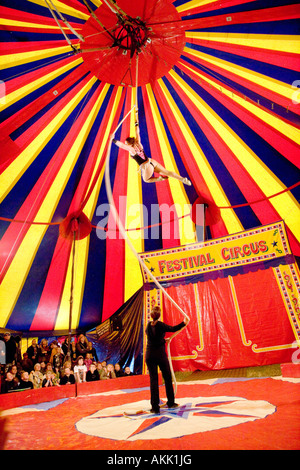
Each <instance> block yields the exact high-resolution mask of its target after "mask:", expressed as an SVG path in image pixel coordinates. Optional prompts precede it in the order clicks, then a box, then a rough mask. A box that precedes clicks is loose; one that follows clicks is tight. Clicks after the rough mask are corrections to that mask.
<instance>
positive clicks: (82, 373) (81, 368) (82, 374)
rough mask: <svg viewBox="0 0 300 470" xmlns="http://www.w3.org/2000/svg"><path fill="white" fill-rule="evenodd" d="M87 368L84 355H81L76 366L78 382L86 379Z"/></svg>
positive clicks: (75, 373)
mask: <svg viewBox="0 0 300 470" xmlns="http://www.w3.org/2000/svg"><path fill="white" fill-rule="evenodd" d="M86 373H87V368H86V365H85V364H84V360H83V356H79V357H78V359H77V364H76V366H74V375H75V379H76V382H77V383H81V382H85V381H86Z"/></svg>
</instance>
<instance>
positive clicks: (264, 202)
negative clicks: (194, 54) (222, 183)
mask: <svg viewBox="0 0 300 470" xmlns="http://www.w3.org/2000/svg"><path fill="white" fill-rule="evenodd" d="M168 79H169V81H170V83H171V84H172V87H173V89H174V90H175V91H177V93H178V94H180V97H181V99H182V101H183V102H184V103H185V105H186V106H187V108H188V109H189V111H190V112H191V114H192V115H193V117H194V118H195V120H196V121H197V123H198V125H199V126H200V127H201V129H202V130H203V132H204V134H205V135H206V136H207V138H208V140H209V142H210V143H211V144H212V145H213V147H214V148H215V150H216V152H217V153H218V155H219V157H220V158H221V160H222V161H223V163H224V164H225V166H226V168H227V169H228V170H229V173H230V174H231V175H234V180H235V182H236V184H237V185H238V187H239V189H240V190H241V192H242V193H243V195H244V196H245V198H246V200H247V201H249V202H251V201H255V200H256V199H257V200H260V199H261V202H258V203H257V204H255V205H253V206H251V208H252V210H253V212H254V213H255V214H256V216H257V217H258V218H259V220H260V221H261V223H262V224H268V223H270V222H276V221H277V220H280V219H281V216H280V215H279V214H278V212H277V211H276V210H275V209H274V207H273V206H272V204H271V202H270V201H269V200H268V199H265V195H264V194H263V193H262V191H261V189H260V187H259V186H258V185H257V183H256V182H255V180H254V179H253V178H252V177H251V176H250V175H249V174H248V172H247V171H246V170H245V169H244V168H243V167H242V165H241V164H240V162H239V161H238V159H237V158H236V156H235V155H234V154H233V153H232V152H231V150H230V148H229V147H228V146H227V145H226V144H225V143H224V141H223V140H222V139H221V138H220V136H219V134H218V133H217V132H216V131H215V129H214V128H213V126H212V125H211V124H210V123H209V122H208V121H207V120H206V119H205V118H204V116H203V115H202V114H200V113H199V110H198V108H197V107H196V105H195V104H194V103H193V102H192V101H191V100H190V99H189V98H188V97H187V96H186V95H184V94H183V93H182V92H181V90H180V88H179V86H178V85H177V83H176V82H175V80H174V79H173V78H172V77H170V76H169V77H168ZM210 93H211V94H213V90H212V89H210ZM287 231H288V235H289V240H290V244H291V247H292V249H293V252H294V253H295V254H297V253H299V248H300V247H299V242H298V240H297V239H296V238H295V237H294V235H293V234H292V232H291V231H290V229H289V228H288V227H287ZM222 236H224V232H223V234H222ZM213 237H214V238H216V235H215V234H213Z"/></svg>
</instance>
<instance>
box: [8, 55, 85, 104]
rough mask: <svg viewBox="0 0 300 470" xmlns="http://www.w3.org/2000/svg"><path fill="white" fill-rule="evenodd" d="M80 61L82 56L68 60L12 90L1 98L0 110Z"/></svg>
mask: <svg viewBox="0 0 300 470" xmlns="http://www.w3.org/2000/svg"><path fill="white" fill-rule="evenodd" d="M81 63H82V58H79V59H76V60H74V62H70V63H69V64H67V65H64V66H63V67H59V68H57V69H56V70H55V71H53V72H50V73H48V74H47V75H44V76H43V77H41V78H39V79H37V80H34V81H32V82H30V83H28V84H27V85H24V86H21V87H20V88H18V89H17V90H15V91H13V92H12V93H9V94H7V95H6V96H5V99H3V100H2V101H3V104H0V111H3V110H4V109H6V108H8V107H9V106H11V105H12V104H14V103H15V102H16V101H18V100H20V99H22V98H24V96H27V95H29V94H30V93H32V92H33V91H35V90H37V89H38V88H40V87H42V86H43V85H45V84H46V83H49V82H51V80H54V79H55V78H56V77H58V76H59V75H62V74H64V73H65V72H67V71H68V70H70V69H72V68H74V67H76V66H77V65H79V64H81Z"/></svg>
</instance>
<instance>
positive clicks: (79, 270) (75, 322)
mask: <svg viewBox="0 0 300 470" xmlns="http://www.w3.org/2000/svg"><path fill="white" fill-rule="evenodd" d="M109 88H110V85H108V84H106V85H105V86H104V88H103V90H102V92H101V94H100V96H99V98H98V100H97V103H96V104H95V106H94V108H93V110H92V112H91V114H93V119H95V116H97V114H98V112H99V109H100V107H101V105H102V103H103V100H104V98H105V96H106V95H107V92H108V90H109ZM120 98H121V87H120V92H119V93H117V94H116V98H115V103H114V107H113V110H112V113H111V115H110V120H109V122H108V125H107V128H106V131H105V135H104V138H103V140H102V143H101V146H100V149H99V153H98V157H97V161H96V163H95V167H94V172H93V175H92V176H91V178H90V181H91V182H92V181H93V179H94V175H95V172H96V171H97V168H98V165H99V163H100V160H101V158H102V157H103V152H104V150H105V146H106V143H107V140H108V138H109V134H110V128H111V125H112V122H113V118H114V115H115V112H116V109H117V107H118V103H119V101H120ZM104 170H105V166H103V169H102V171H101V174H100V176H99V179H98V181H97V184H96V185H95V187H94V189H93V192H92V194H91V196H90V198H89V200H88V202H87V204H86V206H85V208H84V213H85V215H86V216H87V217H88V218H89V219H90V220H91V219H92V217H93V215H94V212H95V209H96V204H97V201H98V195H99V191H100V187H101V184H102V181H103V176H104ZM89 242H90V237H86V238H84V239H83V240H78V241H76V249H75V276H74V291H73V311H72V323H71V328H72V329H77V328H78V326H79V320H80V314H81V306H82V299H83V294H84V286H85V278H86V269H87V263H88V255H89ZM71 270H72V254H71V255H70V260H69V265H68V271H67V276H66V281H65V285H64V290H63V295H62V299H61V303H60V307H59V311H58V315H57V319H56V323H55V330H61V329H63V328H64V327H65V325H66V324H68V319H69V313H70V292H71Z"/></svg>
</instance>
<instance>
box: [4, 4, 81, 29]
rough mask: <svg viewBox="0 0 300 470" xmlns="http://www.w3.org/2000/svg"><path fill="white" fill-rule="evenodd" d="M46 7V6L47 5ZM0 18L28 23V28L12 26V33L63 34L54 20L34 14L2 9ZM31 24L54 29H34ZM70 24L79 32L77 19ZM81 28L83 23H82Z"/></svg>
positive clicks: (25, 26)
mask: <svg viewBox="0 0 300 470" xmlns="http://www.w3.org/2000/svg"><path fill="white" fill-rule="evenodd" d="M45 6H46V5H45ZM0 18H3V19H8V20H13V21H17V22H22V23H28V26H27V25H26V24H22V25H20V26H10V27H9V29H10V31H24V28H25V30H26V31H27V30H29V31H31V32H35V31H36V32H41V30H42V31H43V32H44V33H46V34H49V33H51V34H61V30H60V29H59V28H58V26H57V24H56V22H55V20H54V18H52V17H51V18H47V17H45V16H40V15H34V14H32V13H27V12H26V11H20V10H14V9H12V8H7V7H0ZM29 23H30V24H35V25H43V26H48V27H49V26H50V27H52V28H53V29H52V28H46V29H45V28H39V27H38V26H37V27H32V26H29ZM60 23H61V25H62V26H63V27H65V25H64V24H63V23H62V21H60ZM69 24H70V25H71V26H72V27H73V28H74V29H76V28H77V30H78V23H77V22H76V18H75V19H74V20H73V21H69ZM80 26H81V23H80Z"/></svg>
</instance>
